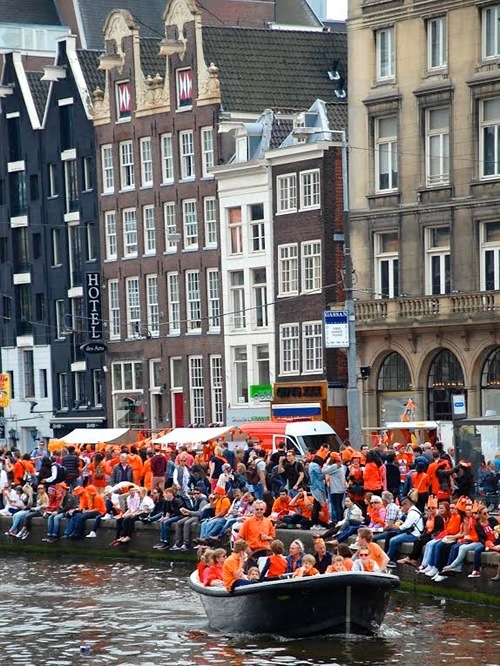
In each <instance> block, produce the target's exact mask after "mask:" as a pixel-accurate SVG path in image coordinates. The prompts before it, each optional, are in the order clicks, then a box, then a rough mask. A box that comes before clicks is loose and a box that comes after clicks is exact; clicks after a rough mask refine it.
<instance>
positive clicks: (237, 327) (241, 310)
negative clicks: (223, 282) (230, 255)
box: [228, 269, 247, 331]
mask: <svg viewBox="0 0 500 666" xmlns="http://www.w3.org/2000/svg"><path fill="white" fill-rule="evenodd" d="M236 275H238V276H241V278H242V281H241V283H240V282H235V276H236ZM228 285H229V294H230V312H231V328H232V330H233V331H244V330H245V329H246V327H247V313H246V294H245V271H244V270H243V269H240V270H236V271H229V272H228Z"/></svg>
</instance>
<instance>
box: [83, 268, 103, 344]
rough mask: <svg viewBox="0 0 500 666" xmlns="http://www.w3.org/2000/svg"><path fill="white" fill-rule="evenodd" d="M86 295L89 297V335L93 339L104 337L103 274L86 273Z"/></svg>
mask: <svg viewBox="0 0 500 666" xmlns="http://www.w3.org/2000/svg"><path fill="white" fill-rule="evenodd" d="M85 295H86V299H87V320H88V335H89V338H90V339H91V340H101V339H102V301H101V297H102V289H101V274H100V273H86V274H85Z"/></svg>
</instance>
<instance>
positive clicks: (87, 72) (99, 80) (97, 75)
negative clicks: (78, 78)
mask: <svg viewBox="0 0 500 666" xmlns="http://www.w3.org/2000/svg"><path fill="white" fill-rule="evenodd" d="M76 53H77V56H78V61H79V62H80V67H81V68H82V74H83V76H84V78H85V83H86V84H87V89H88V91H89V93H91V94H92V93H93V92H94V90H95V89H96V88H97V87H99V88H100V89H101V90H104V86H105V76H104V72H103V71H102V70H99V69H98V67H99V56H100V55H102V51H89V50H86V49H77V52H76Z"/></svg>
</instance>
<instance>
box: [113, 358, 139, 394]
mask: <svg viewBox="0 0 500 666" xmlns="http://www.w3.org/2000/svg"><path fill="white" fill-rule="evenodd" d="M111 388H112V390H113V391H137V390H141V389H142V363H141V361H123V362H122V363H113V365H112V366H111Z"/></svg>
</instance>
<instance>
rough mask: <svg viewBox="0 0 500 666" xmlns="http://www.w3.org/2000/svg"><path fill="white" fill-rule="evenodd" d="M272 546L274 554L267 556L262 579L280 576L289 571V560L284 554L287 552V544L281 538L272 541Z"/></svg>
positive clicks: (261, 573)
mask: <svg viewBox="0 0 500 666" xmlns="http://www.w3.org/2000/svg"><path fill="white" fill-rule="evenodd" d="M270 548H271V551H272V555H268V556H267V557H266V558H265V561H264V564H263V566H262V569H261V572H260V578H261V579H264V578H267V579H271V578H279V577H280V576H282V575H283V574H285V573H286V571H287V567H288V562H287V558H286V557H285V556H284V554H283V553H284V552H285V544H284V543H283V541H280V540H279V539H275V540H274V541H271V546H270Z"/></svg>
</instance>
